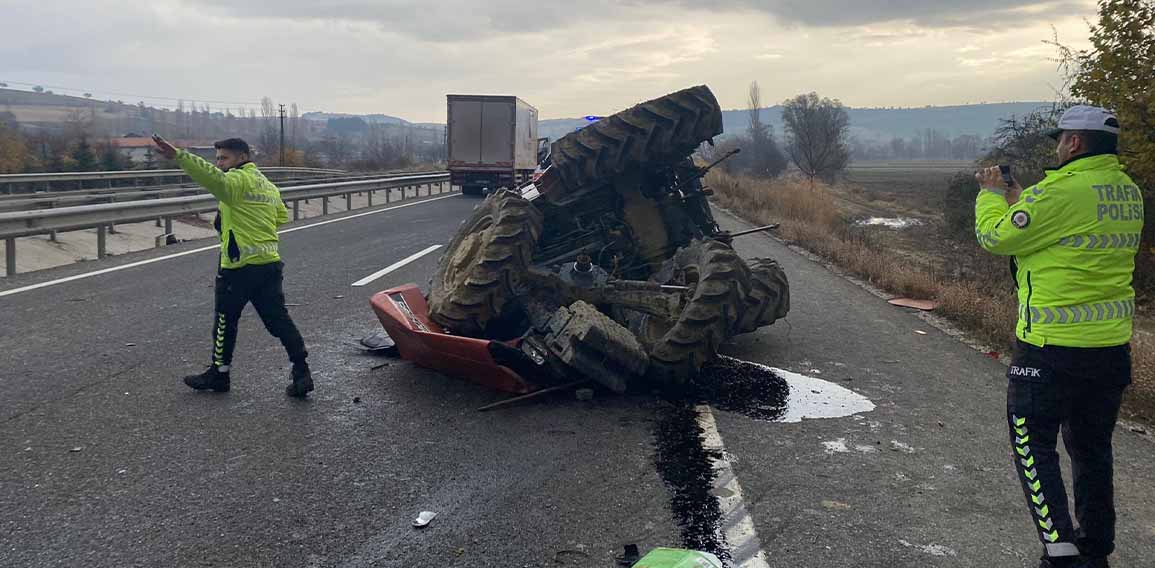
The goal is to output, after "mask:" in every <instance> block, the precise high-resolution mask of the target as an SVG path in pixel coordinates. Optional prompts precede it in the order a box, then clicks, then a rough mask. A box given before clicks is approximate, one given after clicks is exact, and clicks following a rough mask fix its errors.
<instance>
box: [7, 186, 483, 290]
mask: <svg viewBox="0 0 1155 568" xmlns="http://www.w3.org/2000/svg"><path fill="white" fill-rule="evenodd" d="M451 197H460V195H458V194H456V193H454V194H450V195H446V196H443V197H434V198H432V199H423V200H421V201H416V202H413V203H405V204H403V205H397V206H395V207H387V208H385V209H376V210H373V211H367V212H365V213H357V214H355V215H348V216H346V217H341V218H338V219H329V220H328V221H320V222H317V223H310V224H308V225H303V226H300V227H290V228H288V229H284V230H281V231H277V234H280V235H284V234H286V233H292V232H294V231H303V230H305V229H312V228H314V227H320V226H322V225H328V224H330V223H340V222H342V221H349V220H351V219H357V218H360V217H364V216H366V215H376V214H378V213H386V212H388V211H395V210H397V209H404V208H406V207H413V206H414V205H423V204H425V203H431V202H434V201H441V200H442V199H449V198H451ZM219 248H220V245H219V244H218V245H212V246H207V247H201V248H196V249H192V250H186V251H182V252H178V253H174V254H167V255H164V256H158V257H156V258H150V259H147V260H140V261H137V262H130V263H128V264H122V265H120V266H112V267H109V268H102V269H100V270H94V271H92V272H84V273H81V274H73V275H72V276H66V277H64V278H57V279H56V280H49V281H47V282H40V283H37V284H29V285H28V286H21V287H19V288H13V289H11V290H4V291H2V292H0V298H3V297H4V296H13V295H16V294H19V293H21V292H30V291H32V290H38V289H40V288H47V287H49V286H56V285H57V284H64V283H66V282H72V281H75V280H82V279H84V278H91V277H93V276H100V275H101V274H108V273H110V272H117V271H120V270H128V269H129V268H136V267H138V266H144V265H146V264H152V263H154V262H160V261H162V260H170V259H173V258H180V257H182V256H188V255H190V254H196V253H199V252H205V251H209V250H215V249H219Z"/></svg>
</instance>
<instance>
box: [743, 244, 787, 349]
mask: <svg viewBox="0 0 1155 568" xmlns="http://www.w3.org/2000/svg"><path fill="white" fill-rule="evenodd" d="M789 312H790V282H789V281H788V280H787V279H786V272H785V271H783V270H782V267H781V266H780V265H779V264H778V262H777V261H774V260H771V259H769V258H755V259H754V260H751V261H750V294H749V295H748V296H746V309H745V311H743V312H742V318H741V320H740V323H739V325H738V330H739V332H740V333H748V332H751V331H754V330H755V329H758V328H760V327H765V326H768V325H770V324H772V323H774V322H776V321H778V320H780V319H782V318H784V317H786V314H787V313H789Z"/></svg>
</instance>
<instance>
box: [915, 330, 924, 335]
mask: <svg viewBox="0 0 1155 568" xmlns="http://www.w3.org/2000/svg"><path fill="white" fill-rule="evenodd" d="M914 332H915V333H917V334H919V335H926V332H925V331H923V330H921V329H916V330H914Z"/></svg>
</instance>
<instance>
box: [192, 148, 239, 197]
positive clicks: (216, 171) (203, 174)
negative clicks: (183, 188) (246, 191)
mask: <svg viewBox="0 0 1155 568" xmlns="http://www.w3.org/2000/svg"><path fill="white" fill-rule="evenodd" d="M176 163H177V165H179V166H180V169H182V170H184V171H185V173H187V174H188V175H189V177H191V178H192V179H193V181H195V182H197V183H198V184H200V185H201V187H204V188H205V189H206V190H208V192H209V193H211V194H213V197H216V198H217V199H219V200H221V201H225V202H230V203H231V202H233V201H234V199H233V198H234V197H235V196H236V195H238V194H240V193H241V192H242V188H241V187H240V183H238V180H235V179H233V178H232V176H229V175H228V174H226V173H225V172H222V171H221V169H220V168H218V167H216V166H214V165H212V164H211V163H209V162H208V160H205V159H204V158H202V157H200V156H197V155H196V154H193V153H191V152H189V151H187V150H177V152H176Z"/></svg>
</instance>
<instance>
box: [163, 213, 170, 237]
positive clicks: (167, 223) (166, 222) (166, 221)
mask: <svg viewBox="0 0 1155 568" xmlns="http://www.w3.org/2000/svg"><path fill="white" fill-rule="evenodd" d="M164 234H166V235H171V234H172V217H165V218H164Z"/></svg>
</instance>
